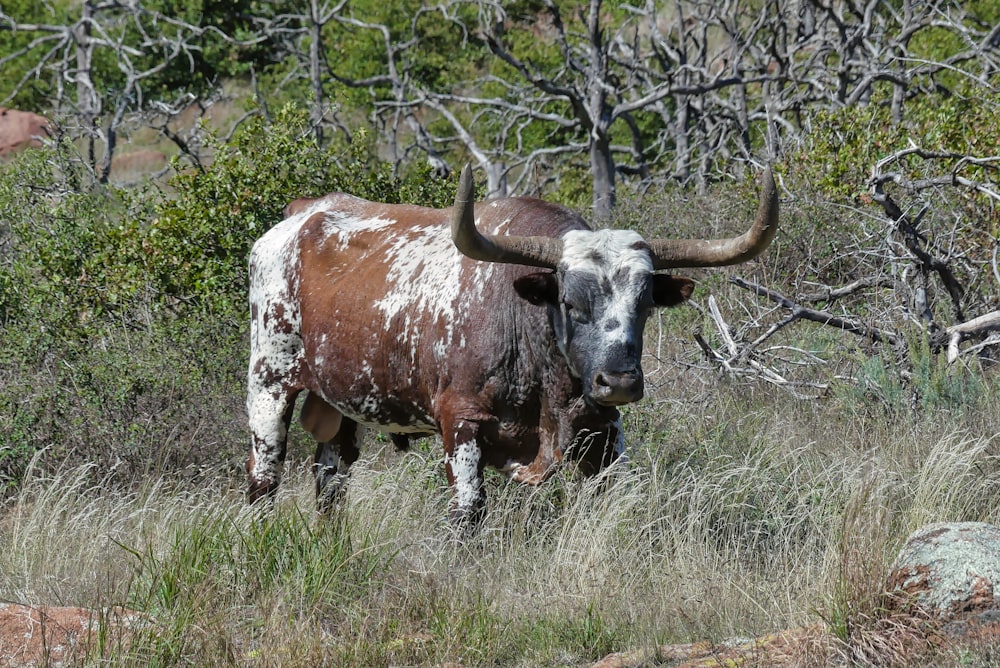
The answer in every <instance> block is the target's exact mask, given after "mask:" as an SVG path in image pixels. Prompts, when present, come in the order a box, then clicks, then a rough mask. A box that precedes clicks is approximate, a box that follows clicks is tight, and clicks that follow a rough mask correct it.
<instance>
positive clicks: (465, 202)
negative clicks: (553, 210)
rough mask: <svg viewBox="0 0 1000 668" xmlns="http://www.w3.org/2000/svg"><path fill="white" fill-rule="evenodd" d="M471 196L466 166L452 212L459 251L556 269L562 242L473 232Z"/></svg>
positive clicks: (453, 234)
mask: <svg viewBox="0 0 1000 668" xmlns="http://www.w3.org/2000/svg"><path fill="white" fill-rule="evenodd" d="M474 208H475V202H474V201H473V193H472V166H471V165H466V166H465V167H464V168H463V169H462V175H461V177H460V178H459V180H458V192H457V193H456V194H455V206H454V207H452V213H451V238H452V241H454V242H455V247H456V248H458V250H459V252H461V253H462V255H465V256H466V257H470V258H472V259H473V260H482V261H484V262H502V263H504V264H524V265H528V266H531V267H545V268H547V269H555V268H556V267H557V266H558V265H559V260H560V258H562V240H561V239H553V238H551V237H514V236H504V235H492V234H491V235H484V234H480V233H479V230H477V229H476V217H475V212H474Z"/></svg>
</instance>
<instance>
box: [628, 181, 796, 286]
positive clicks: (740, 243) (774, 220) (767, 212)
mask: <svg viewBox="0 0 1000 668" xmlns="http://www.w3.org/2000/svg"><path fill="white" fill-rule="evenodd" d="M777 231H778V188H777V186H775V184H774V175H773V174H772V173H771V167H770V166H768V168H767V169H766V170H764V173H763V174H761V190H760V205H759V206H758V208H757V218H756V220H754V223H753V226H752V227H751V228H750V229H749V230H747V231H746V232H744V233H743V234H741V235H740V236H738V237H733V238H732V239H653V240H650V241H648V243H649V247H650V255H652V258H653V269H674V268H676V267H722V266H724V265H727V264H739V263H740V262H746V261H747V260H750V259H753V258H754V257H756V256H757V255H759V254H760V253H762V252H763V251H764V250H765V249H766V248H767V247H768V246H770V245H771V240H772V239H774V234H775V232H777Z"/></svg>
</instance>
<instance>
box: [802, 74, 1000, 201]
mask: <svg viewBox="0 0 1000 668" xmlns="http://www.w3.org/2000/svg"><path fill="white" fill-rule="evenodd" d="M998 106H1000V95H998V94H997V93H996V92H993V91H991V90H989V89H986V88H982V87H978V86H973V85H970V84H968V82H963V84H962V85H961V86H958V87H956V89H955V90H954V91H953V94H951V95H946V96H938V95H921V96H917V97H914V98H913V99H911V100H909V101H908V102H907V105H906V108H905V117H904V122H903V123H902V124H901V125H897V124H896V123H894V122H893V120H892V118H891V113H890V108H889V106H888V104H887V100H885V99H882V98H879V99H876V100H875V101H874V102H873V104H870V105H867V106H855V107H845V108H842V109H837V110H833V111H820V112H818V114H817V117H816V122H815V124H814V128H815V129H814V131H813V132H812V133H811V134H810V140H811V141H810V144H809V145H808V146H807V147H804V148H803V150H802V152H801V153H799V154H798V155H796V156H795V159H794V160H792V161H789V168H790V169H791V170H793V171H794V173H795V174H796V175H797V176H800V177H801V178H803V179H804V180H806V181H808V182H810V183H811V184H812V185H813V186H815V187H818V188H819V190H820V192H822V193H823V194H824V195H825V196H828V197H831V198H834V199H836V200H843V199H845V198H846V199H851V200H857V199H859V198H862V195H863V194H864V193H866V191H867V179H868V177H869V176H870V174H869V171H870V169H871V167H872V166H873V165H874V164H875V163H876V162H878V161H879V160H881V159H883V158H885V157H887V156H889V155H892V154H893V153H896V152H897V151H901V150H903V149H906V148H909V147H911V146H913V145H916V146H918V147H920V148H921V149H924V150H926V151H940V152H954V153H958V154H962V155H971V156H980V157H985V156H988V155H992V153H993V148H994V147H995V146H997V145H998V142H1000V115H998V114H997V113H996V110H997V108H998ZM956 162H957V158H956V159H952V160H944V161H942V162H941V163H940V164H939V166H938V171H939V172H941V173H944V172H947V171H948V170H949V169H950V168H951V167H953V166H954V165H955V164H956ZM920 164H921V159H920V158H919V157H917V156H909V157H907V158H904V159H903V161H901V164H899V165H893V168H894V169H900V168H901V169H904V170H907V173H910V172H911V171H912V170H916V168H917V167H918V166H919V165H920ZM973 171H974V172H975V170H973ZM981 173H982V172H976V174H977V175H978V174H981Z"/></svg>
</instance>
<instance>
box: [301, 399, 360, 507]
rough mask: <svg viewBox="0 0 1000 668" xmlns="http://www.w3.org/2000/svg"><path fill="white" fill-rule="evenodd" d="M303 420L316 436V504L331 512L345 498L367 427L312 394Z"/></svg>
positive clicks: (304, 409) (303, 424) (306, 428)
mask: <svg viewBox="0 0 1000 668" xmlns="http://www.w3.org/2000/svg"><path fill="white" fill-rule="evenodd" d="M299 421H300V422H301V424H302V427H303V428H305V430H306V431H308V432H309V433H310V434H312V437H313V438H315V439H316V457H315V459H314V463H313V468H314V473H315V475H316V507H317V509H318V510H319V511H320V512H328V511H329V510H331V509H332V508H333V506H334V505H335V504H336V503H337V501H339V500H340V499H341V498H342V497H343V493H344V484H345V483H346V482H347V476H348V473H349V472H350V468H351V464H353V463H354V462H356V461H357V460H358V456H359V455H360V454H361V441H362V439H363V438H364V434H365V427H364V426H362V425H360V424H358V423H357V422H355V421H354V420H351V419H349V418H345V417H344V416H343V414H342V413H341V412H340V411H338V410H337V409H336V408H334V407H333V406H331V405H330V404H328V403H326V402H325V401H323V399H321V398H320V397H319V396H317V395H315V394H312V393H309V394H308V395H307V396H306V400H305V401H304V402H303V404H302V411H301V413H300V414H299Z"/></svg>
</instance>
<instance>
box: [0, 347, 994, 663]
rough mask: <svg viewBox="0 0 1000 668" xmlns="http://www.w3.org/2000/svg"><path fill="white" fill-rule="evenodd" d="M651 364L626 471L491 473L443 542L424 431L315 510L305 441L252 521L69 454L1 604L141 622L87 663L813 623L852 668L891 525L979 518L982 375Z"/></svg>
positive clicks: (446, 649)
mask: <svg viewBox="0 0 1000 668" xmlns="http://www.w3.org/2000/svg"><path fill="white" fill-rule="evenodd" d="M648 362H649V366H656V365H657V364H658V362H657V360H648ZM668 368H669V370H668ZM651 375H652V376H653V378H652V380H653V381H654V384H655V381H656V380H657V378H659V383H660V384H659V387H656V388H654V389H653V391H652V393H651V394H652V396H648V397H647V398H646V399H645V400H644V401H643V402H642V403H641V404H638V405H636V406H634V407H632V408H630V409H628V411H627V415H626V418H625V421H626V425H627V429H628V434H629V452H628V454H629V458H628V461H627V462H626V463H624V464H619V465H616V466H615V467H613V468H612V469H611V470H609V471H608V472H607V473H606V475H604V476H602V477H600V478H597V479H579V478H577V477H576V476H574V475H573V473H572V471H569V470H567V471H564V472H562V473H560V474H559V475H557V476H556V477H555V478H554V479H552V480H550V481H549V482H547V483H546V484H544V485H543V486H541V487H538V488H527V487H522V486H519V485H516V484H513V483H510V482H508V481H507V479H506V478H504V477H503V476H501V475H491V476H489V477H488V479H487V486H488V491H489V502H488V503H489V509H490V510H489V514H488V516H487V518H486V521H485V524H484V526H483V529H482V531H481V532H480V533H479V534H478V535H476V536H474V537H473V538H471V539H469V540H467V541H465V542H461V541H458V540H455V537H454V536H453V533H452V531H451V529H450V528H449V526H448V524H447V522H446V520H445V518H446V516H447V503H448V491H447V489H446V488H445V487H444V475H443V464H442V457H441V453H440V452H439V445H438V444H437V443H435V442H434V441H433V440H430V439H429V440H427V441H425V442H420V443H417V444H416V445H415V447H414V448H413V449H412V450H411V451H409V452H406V453H398V452H396V451H394V450H393V449H392V447H391V446H389V445H386V444H384V443H382V442H381V441H380V440H376V441H373V442H372V443H371V444H370V446H371V447H369V449H368V450H367V455H366V457H365V458H364V459H363V460H362V461H361V462H359V463H358V465H357V466H356V468H355V469H354V471H353V474H352V478H351V480H350V486H349V492H348V494H347V497H346V500H345V502H344V504H343V506H342V507H341V508H339V509H338V510H337V511H336V512H335V513H334V514H333V515H332V516H330V517H318V516H317V515H316V514H315V513H314V511H313V499H312V494H313V492H312V490H313V487H312V481H311V478H310V475H309V469H308V457H307V456H306V454H307V449H306V444H305V442H304V439H303V441H302V443H300V444H299V446H298V450H296V449H295V447H294V444H293V454H292V456H290V458H289V464H288V473H287V477H286V480H285V481H284V484H283V487H282V488H281V491H280V494H279V496H278V498H277V500H276V503H275V505H274V508H273V509H272V510H270V511H268V512H262V511H260V509H257V508H253V509H251V508H249V507H247V506H246V505H245V503H244V499H243V494H242V480H241V478H240V476H238V475H235V474H234V473H233V471H232V470H231V469H229V468H225V467H220V468H219V470H218V471H217V472H216V473H215V474H210V473H203V475H202V476H201V478H200V479H199V482H197V483H196V484H195V483H190V482H184V481H183V480H179V479H178V477H177V476H171V475H167V474H161V475H158V476H150V477H148V478H145V479H143V480H142V481H141V482H140V483H137V484H135V485H132V486H121V485H118V484H115V483H114V482H113V480H112V478H114V471H113V470H112V471H110V472H102V471H99V470H95V467H94V466H93V465H91V464H86V463H84V464H74V465H67V466H65V467H63V468H61V469H58V470H56V471H54V472H52V471H48V472H42V471H41V470H40V469H39V470H36V469H35V468H32V469H30V470H29V474H28V476H27V477H26V479H25V480H24V481H23V483H22V485H21V486H20V489H19V491H18V493H17V495H16V496H15V497H13V498H12V499H11V500H10V502H9V503H7V504H6V505H5V506H4V508H3V512H2V518H0V544H2V545H3V546H4V549H3V550H2V551H0V600H3V601H9V602H11V601H16V602H24V603H30V604H55V605H81V606H87V607H93V608H98V609H104V608H108V607H111V606H124V607H127V608H130V609H134V610H138V611H140V612H143V613H145V614H147V615H148V616H149V618H150V620H151V622H150V625H149V626H148V628H146V629H145V630H143V631H142V632H139V633H133V634H130V635H129V637H128V638H124V637H121V638H118V637H115V635H114V633H109V635H108V637H106V638H102V647H100V648H97V649H95V650H94V652H93V654H94V656H93V657H92V659H93V660H92V665H116V666H117V665H122V666H132V665H142V666H146V665H154V666H178V665H192V666H216V665H239V666H320V665H328V666H425V665H427V666H445V665H450V666H455V665H461V666H581V665H588V664H589V663H591V662H594V661H596V660H597V659H599V658H601V657H603V656H605V655H607V654H609V653H612V652H616V651H623V650H626V649H631V648H643V647H649V648H655V647H659V646H661V645H663V644H666V643H680V642H690V641H694V640H703V639H714V640H723V639H727V638H734V637H753V636H757V635H763V634H766V633H770V632H774V631H777V630H781V629H786V628H792V627H798V626H805V625H812V624H819V625H820V626H821V627H822V628H823V629H825V630H826V631H827V632H829V633H830V634H831V635H832V637H834V638H835V639H836V640H837V642H836V643H834V644H832V645H829V646H827V647H826V649H825V650H824V651H823V652H818V653H814V654H813V655H812V656H808V657H800V659H801V663H800V664H799V665H860V664H858V663H857V661H858V657H859V656H860V657H865V656H868V657H871V656H875V659H873V662H875V663H878V661H879V659H878V655H877V654H865V653H864V651H865V646H864V644H865V643H866V642H867V641H866V637H865V633H866V629H868V630H872V629H874V625H875V624H876V622H877V621H878V618H879V609H878V602H879V596H880V594H881V593H882V589H881V588H882V586H883V584H884V578H885V576H886V574H887V570H888V567H889V564H890V563H891V561H892V559H893V557H894V555H895V553H896V551H897V550H898V548H899V547H900V545H901V544H902V541H903V540H904V539H905V537H906V536H907V535H908V534H909V533H910V532H911V531H913V530H915V529H917V528H918V527H920V526H922V525H924V524H926V523H928V522H934V521H942V520H982V521H991V522H1000V510H998V507H997V503H996V502H997V499H998V493H1000V458H998V455H1000V450H998V447H997V443H996V439H995V438H994V434H995V433H997V431H1000V428H998V427H1000V424H998V423H1000V418H998V416H997V414H996V411H995V409H994V408H995V406H996V399H997V394H996V392H995V390H993V389H992V388H987V389H984V390H983V392H984V394H983V396H982V397H981V398H980V400H979V401H978V402H972V403H968V404H965V405H962V406H960V407H941V408H934V409H931V410H928V411H920V412H917V411H911V410H905V409H903V408H902V407H893V406H891V405H888V404H886V403H885V402H879V401H876V400H870V399H865V398H864V397H859V396H855V395H853V394H851V392H853V391H855V390H853V389H850V388H847V389H845V390H843V391H841V392H839V393H838V392H833V393H832V394H831V395H830V396H828V397H826V398H824V399H822V400H802V399H797V398H795V397H793V396H792V395H791V394H790V393H788V392H786V391H784V390H781V389H777V388H771V387H769V386H766V385H761V384H757V383H751V382H740V383H730V382H727V381H725V380H724V379H723V380H718V379H715V378H714V377H713V375H712V373H711V372H710V371H709V370H707V369H700V368H697V367H696V366H692V367H688V368H686V369H685V367H684V366H683V365H678V364H677V363H675V362H669V363H666V362H662V363H660V366H659V371H658V372H654V373H653V374H651ZM670 375H673V376H674V377H673V378H667V376H670ZM853 387H854V386H851V388H853ZM105 477H106V479H105ZM872 632H874V631H873V630H872ZM852 643H853V648H852ZM859 646H860V648H859ZM869 649H870V648H869ZM99 655H103V656H99ZM653 656H655V654H654V655H653ZM996 658H997V655H996V654H995V653H994V654H993V655H992V659H993V660H994V661H996ZM882 659H883V660H884V661H885V662H886V663H888V664H891V663H892V662H893V661H896V660H899V659H900V657H899V656H896V657H895V658H893V655H891V654H888V655H883V656H882ZM924 660H929V659H926V657H925V659H924ZM934 661H938V662H940V665H997V664H996V663H988V662H989V661H990V656H989V653H988V652H986V653H985V654H983V655H974V656H962V657H959V656H957V655H954V656H953V655H944V656H943V655H937V656H936V657H935V658H934ZM852 662H854V663H852ZM977 662H978V663H977ZM904 663H905V662H904ZM648 665H657V664H656V663H655V662H654V663H650V664H648Z"/></svg>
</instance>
